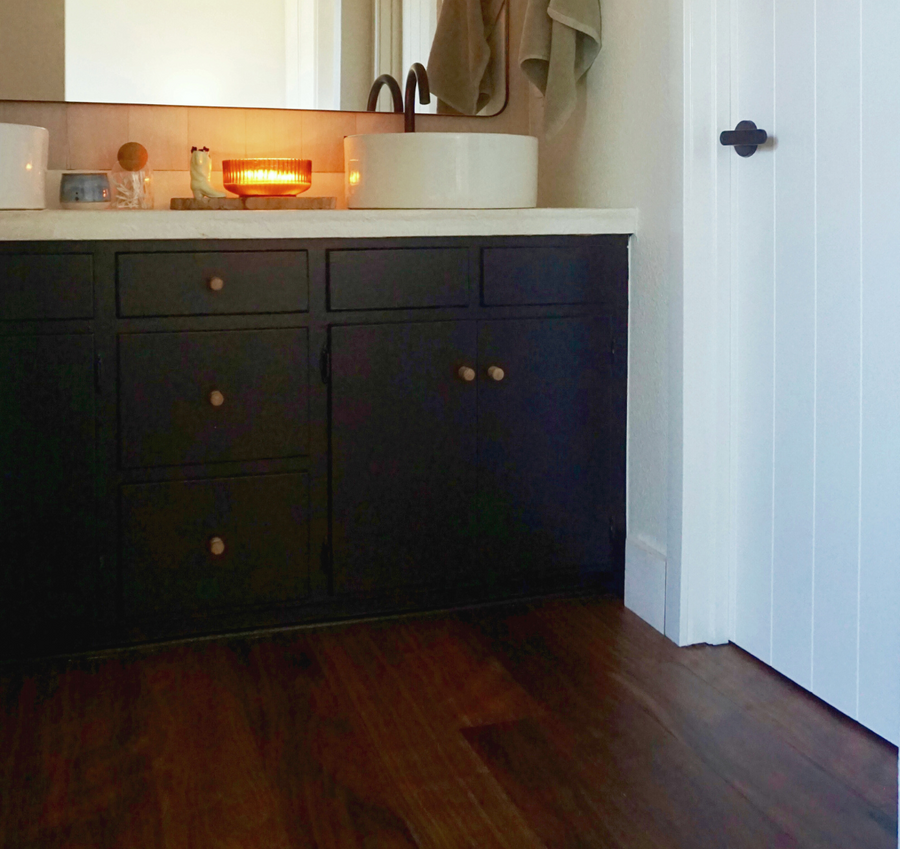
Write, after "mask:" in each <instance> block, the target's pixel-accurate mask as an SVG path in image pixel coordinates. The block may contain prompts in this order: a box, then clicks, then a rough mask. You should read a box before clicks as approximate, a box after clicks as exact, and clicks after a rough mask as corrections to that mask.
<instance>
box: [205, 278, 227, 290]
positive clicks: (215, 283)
mask: <svg viewBox="0 0 900 849" xmlns="http://www.w3.org/2000/svg"><path fill="white" fill-rule="evenodd" d="M224 285H225V281H224V280H223V279H222V278H221V277H213V278H211V279H210V281H209V288H210V289H212V291H213V292H221V291H222V287H223V286H224Z"/></svg>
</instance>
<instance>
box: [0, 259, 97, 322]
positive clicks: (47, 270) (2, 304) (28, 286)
mask: <svg viewBox="0 0 900 849" xmlns="http://www.w3.org/2000/svg"><path fill="white" fill-rule="evenodd" d="M93 277H94V270H93V259H92V257H91V255H90V254H5V255H3V254H0V320H5V321H29V320H35V321H39V320H41V319H66V318H91V316H93V314H94V282H93Z"/></svg>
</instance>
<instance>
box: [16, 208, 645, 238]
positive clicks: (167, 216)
mask: <svg viewBox="0 0 900 849" xmlns="http://www.w3.org/2000/svg"><path fill="white" fill-rule="evenodd" d="M637 222H638V215H637V210H634V209H449V210H438V209H365V210H363V209H353V210H346V209H342V210H318V209H317V210H279V211H262V210H254V211H240V212H234V211H209V212H206V211H203V212H172V211H170V210H146V211H123V210H107V211H80V210H75V211H72V210H58V209H47V210H35V211H20V210H7V211H0V241H6V242H9V241H49V240H59V241H68V240H99V239H121V240H127V239H361V238H391V237H404V236H406V237H409V236H566V235H595V234H603V233H619V234H631V233H634V232H635V230H636V228H637Z"/></svg>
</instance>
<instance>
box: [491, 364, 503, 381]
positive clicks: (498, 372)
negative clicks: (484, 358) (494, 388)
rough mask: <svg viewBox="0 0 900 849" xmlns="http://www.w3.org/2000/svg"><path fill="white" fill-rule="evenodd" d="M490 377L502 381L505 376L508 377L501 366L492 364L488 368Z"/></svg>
mask: <svg viewBox="0 0 900 849" xmlns="http://www.w3.org/2000/svg"><path fill="white" fill-rule="evenodd" d="M487 373H488V377H489V378H490V379H491V380H496V381H498V382H499V381H501V380H503V378H504V377H506V372H505V371H503V369H502V368H500V367H499V366H491V367H490V368H489V369H488V370H487Z"/></svg>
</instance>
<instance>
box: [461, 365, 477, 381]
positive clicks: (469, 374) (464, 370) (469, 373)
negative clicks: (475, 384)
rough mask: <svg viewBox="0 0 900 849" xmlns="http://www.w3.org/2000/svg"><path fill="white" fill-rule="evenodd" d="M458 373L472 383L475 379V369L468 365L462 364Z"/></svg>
mask: <svg viewBox="0 0 900 849" xmlns="http://www.w3.org/2000/svg"><path fill="white" fill-rule="evenodd" d="M457 374H458V375H459V376H460V377H461V378H462V379H463V380H464V381H465V382H466V383H470V382H471V381H473V380H475V369H473V368H469V367H468V366H460V367H459V371H458V372H457Z"/></svg>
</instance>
